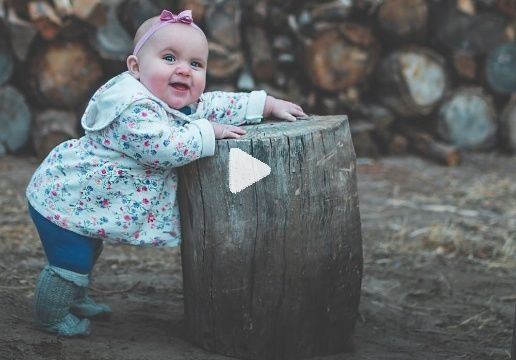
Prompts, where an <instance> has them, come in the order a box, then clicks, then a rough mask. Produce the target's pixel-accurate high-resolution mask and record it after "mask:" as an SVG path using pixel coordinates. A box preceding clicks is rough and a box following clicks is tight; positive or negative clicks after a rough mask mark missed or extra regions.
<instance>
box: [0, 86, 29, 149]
mask: <svg viewBox="0 0 516 360" xmlns="http://www.w3.org/2000/svg"><path fill="white" fill-rule="evenodd" d="M0 109H2V111H0V155H3V154H5V153H7V152H10V153H15V152H16V151H18V150H20V149H21V148H22V147H23V146H24V145H25V144H26V142H27V140H28V138H29V135H30V125H31V117H32V115H31V111H30V109H29V106H28V105H27V101H26V100H25V97H24V96H23V94H22V93H20V92H19V91H18V90H17V89H16V88H14V87H13V86H10V85H6V86H3V87H0Z"/></svg>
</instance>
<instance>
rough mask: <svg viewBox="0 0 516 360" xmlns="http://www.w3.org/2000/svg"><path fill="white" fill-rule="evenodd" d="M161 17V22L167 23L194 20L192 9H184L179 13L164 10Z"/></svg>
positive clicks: (187, 22)
mask: <svg viewBox="0 0 516 360" xmlns="http://www.w3.org/2000/svg"><path fill="white" fill-rule="evenodd" d="M159 19H160V20H161V22H167V23H177V22H180V23H183V24H191V23H192V22H193V18H192V10H184V11H181V12H180V13H179V14H177V15H176V14H174V13H172V12H171V11H168V10H163V11H162V12H161V15H160V17H159Z"/></svg>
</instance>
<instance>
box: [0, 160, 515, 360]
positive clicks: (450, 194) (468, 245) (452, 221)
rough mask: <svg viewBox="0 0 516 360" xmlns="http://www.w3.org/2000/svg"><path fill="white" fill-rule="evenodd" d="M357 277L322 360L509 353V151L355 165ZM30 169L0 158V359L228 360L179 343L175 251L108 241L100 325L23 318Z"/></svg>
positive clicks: (33, 252)
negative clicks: (337, 335)
mask: <svg viewBox="0 0 516 360" xmlns="http://www.w3.org/2000/svg"><path fill="white" fill-rule="evenodd" d="M358 163H359V166H358V178H359V194H360V212H361V217H362V232H363V249H364V277H363V287H362V297H361V304H360V319H359V321H358V323H357V326H356V333H355V336H354V347H355V349H354V351H353V352H351V353H345V354H336V355H331V356H325V357H318V358H316V359H318V360H337V359H349V360H365V359H382V360H383V359H387V360H389V359H393V360H394V359H396V360H404V359H407V360H408V359H411V360H413V359H475V360H476V359H500V360H502V359H509V358H510V355H509V348H510V338H511V334H512V319H513V314H514V305H515V303H516V286H515V280H516V260H515V259H516V258H515V254H516V181H515V179H516V157H508V156H505V155H501V154H467V155H465V156H464V161H463V163H462V164H461V165H460V166H458V167H455V168H447V167H442V166H439V165H435V164H433V163H430V162H428V161H426V160H422V159H419V158H416V157H403V158H401V157H400V158H384V159H380V160H370V159H359V161H358ZM36 165H37V161H36V160H35V159H33V158H28V157H2V158H0V359H2V360H3V359H12V360H24V359H31V360H39V359H53V360H93V359H94V360H119V359H120V360H121V359H124V360H133V359H134V360H165V359H174V360H181V359H189V360H200V359H202V360H223V359H228V360H229V359H230V358H228V357H225V356H221V355H215V354H211V353H209V352H206V351H204V350H202V349H199V348H197V347H195V346H193V345H192V344H190V343H189V342H188V341H187V339H185V337H184V331H183V330H184V328H183V322H182V317H183V307H182V276H181V267H180V257H179V253H178V251H177V250H173V249H172V250H170V249H169V250H155V249H148V250H145V249H136V248H130V247H123V248H120V247H117V248H113V247H109V246H106V248H105V250H104V253H103V254H102V256H101V258H100V260H99V263H98V265H97V267H96V269H95V273H94V281H93V284H92V291H91V293H92V295H93V297H94V298H95V299H97V301H102V302H106V303H109V304H110V305H111V306H112V308H113V309H114V315H113V317H112V319H111V320H110V321H109V322H95V323H94V324H93V334H92V336H90V337H88V338H85V339H63V338H58V337H55V336H52V335H48V334H44V333H41V332H39V331H37V330H36V329H35V328H34V327H33V325H32V323H31V314H30V306H31V299H32V294H33V286H34V281H35V278H36V276H37V274H38V273H39V271H40V269H41V268H42V266H43V265H44V256H43V253H42V250H41V248H40V244H39V240H38V239H37V237H36V234H35V230H34V228H33V227H32V225H31V223H30V222H29V219H28V216H27V213H26V204H25V198H24V189H25V185H26V183H27V181H28V179H29V177H30V175H31V173H32V171H33V169H34V168H35V166H36Z"/></svg>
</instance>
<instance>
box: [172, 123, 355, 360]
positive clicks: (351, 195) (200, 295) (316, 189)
mask: <svg viewBox="0 0 516 360" xmlns="http://www.w3.org/2000/svg"><path fill="white" fill-rule="evenodd" d="M246 130H247V131H248V133H247V134H246V135H245V136H243V137H242V138H240V139H238V140H219V141H217V145H216V154H215V156H213V157H210V158H204V159H201V160H199V161H197V162H194V163H192V164H189V165H187V166H184V167H182V168H181V169H180V172H179V192H178V193H179V202H180V210H181V219H182V231H183V242H182V248H181V253H182V264H183V288H184V298H185V299H184V302H185V303H184V304H185V317H186V324H187V328H188V331H189V336H190V338H191V340H192V341H193V342H194V343H196V344H198V345H199V346H201V347H203V348H205V349H207V350H210V351H213V352H216V353H220V354H224V355H229V356H235V357H239V358H242V359H282V360H285V359H301V358H306V357H312V356H316V355H325V354H332V353H338V352H342V351H346V350H348V349H349V341H350V338H351V336H352V334H353V331H354V326H355V321H356V319H357V316H358V305H359V299H360V287H361V279H362V263H363V259H362V239H361V225H360V214H359V208H358V193H357V183H356V170H355V160H356V157H355V152H354V149H353V144H352V141H351V136H350V131H349V126H348V122H347V117H346V116H325V117H311V118H310V119H308V120H298V121H297V122H294V123H286V122H265V123H262V124H258V125H252V126H247V127H246ZM235 147H236V148H239V149H241V150H243V151H245V152H247V153H248V154H250V155H252V156H253V157H255V158H257V159H259V160H260V161H262V162H264V163H266V164H268V165H269V166H270V167H271V169H272V171H271V174H270V175H269V176H267V177H266V178H264V179H262V180H260V181H259V182H257V183H255V184H253V185H251V186H249V187H247V188H245V189H244V190H242V191H241V192H239V193H236V194H233V193H231V192H230V191H229V186H228V159H229V151H230V149H231V148H235Z"/></svg>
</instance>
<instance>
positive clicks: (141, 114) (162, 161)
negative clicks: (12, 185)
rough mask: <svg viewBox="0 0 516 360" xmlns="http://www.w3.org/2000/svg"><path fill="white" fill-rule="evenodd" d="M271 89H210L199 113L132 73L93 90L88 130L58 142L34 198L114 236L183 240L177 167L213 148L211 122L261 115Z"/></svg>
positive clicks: (116, 239) (82, 229) (56, 215)
mask: <svg viewBox="0 0 516 360" xmlns="http://www.w3.org/2000/svg"><path fill="white" fill-rule="evenodd" d="M264 103H265V93H264V92H251V93H228V92H210V93H205V94H203V96H202V97H201V99H200V101H199V102H198V103H197V104H192V105H191V106H190V107H191V110H192V114H191V115H185V114H183V113H181V112H179V111H178V110H175V109H171V108H170V107H168V106H167V105H166V104H165V103H163V102H162V101H161V100H159V99H158V98H156V97H154V96H153V95H152V94H151V93H150V92H148V90H147V89H146V88H145V87H144V86H143V85H141V83H140V82H139V81H137V80H136V79H134V78H133V77H132V76H131V75H129V74H128V73H123V74H121V75H118V76H116V77H115V78H113V79H111V80H110V81H108V82H107V83H106V84H105V85H103V86H102V87H101V88H99V90H97V92H96V93H95V94H94V95H93V97H92V99H91V100H90V103H89V104H88V107H87V108H86V110H85V113H84V115H83V118H82V125H83V127H84V129H85V135H84V136H83V137H81V138H79V139H71V140H68V141H66V142H64V143H62V144H60V145H58V146H56V147H55V148H54V149H53V150H52V151H51V152H50V153H49V154H48V156H47V157H46V158H45V160H43V162H42V163H41V165H40V166H39V167H38V169H36V171H35V173H34V175H33V176H32V179H31V181H30V183H29V185H28V187H27V191H26V194H27V198H28V201H29V203H30V204H31V205H32V206H33V207H34V209H35V210H36V211H38V212H39V213H40V214H42V215H43V216H44V217H46V218H47V219H48V220H50V221H52V222H53V223H55V224H57V225H58V226H61V227H63V228H65V229H68V230H71V231H73V232H76V233H79V234H81V235H85V236H89V237H93V238H99V239H103V240H106V241H107V242H110V243H124V244H131V245H150V246H177V245H178V244H179V243H180V241H181V229H180V219H179V208H178V205H177V201H176V191H177V170H176V168H177V167H179V166H182V165H185V164H188V163H190V162H192V161H195V160H197V159H199V158H201V157H204V156H210V155H213V151H214V146H215V138H214V134H213V128H212V127H211V125H210V124H209V121H217V122H220V123H225V124H233V125H241V124H244V123H250V122H259V121H260V120H261V114H262V112H263V106H264Z"/></svg>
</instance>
